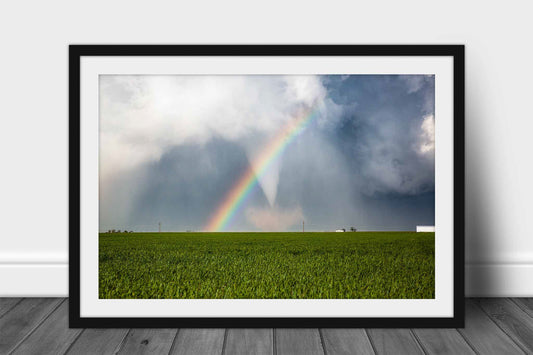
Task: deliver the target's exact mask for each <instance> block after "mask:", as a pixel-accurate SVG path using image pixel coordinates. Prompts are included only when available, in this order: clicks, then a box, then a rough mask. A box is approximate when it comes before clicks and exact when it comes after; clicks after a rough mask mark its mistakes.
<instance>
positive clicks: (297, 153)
mask: <svg viewBox="0 0 533 355" xmlns="http://www.w3.org/2000/svg"><path fill="white" fill-rule="evenodd" d="M69 56H70V58H69V114H70V275H69V281H70V286H69V287H70V326H71V327H172V328H173V327H240V328H246V327H347V328H352V327H462V325H463V318H464V285H463V284H464V276H463V274H464V245H463V243H464V231H463V230H464V47H463V46H461V45H410V46H403V45H390V46H389V45H375V46H371V45H370V46H367V45H365V46H357V45H346V46H344V45H340V46H338V45H334V46H333V45H332V46H328V45H316V46H315V45H309V46H300V45H272V46H271V45H268V46H267V45H265V46H253V45H252V46H248V45H227V46H180V45H153V46H152V45H71V46H70V48H69Z"/></svg>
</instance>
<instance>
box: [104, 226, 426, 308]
mask: <svg viewBox="0 0 533 355" xmlns="http://www.w3.org/2000/svg"><path fill="white" fill-rule="evenodd" d="M434 264H435V234H434V233H412V232H355V233H351V232H346V233H134V234H107V233H102V234H100V237H99V296H100V298H434V297H435V272H434V270H435V267H434Z"/></svg>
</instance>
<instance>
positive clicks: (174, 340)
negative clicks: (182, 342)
mask: <svg viewBox="0 0 533 355" xmlns="http://www.w3.org/2000/svg"><path fill="white" fill-rule="evenodd" d="M180 330H181V328H178V330H176V334H175V335H174V339H173V340H172V344H171V345H170V349H169V350H168V355H171V354H172V352H173V351H174V348H175V347H176V343H177V340H178V334H179V333H180Z"/></svg>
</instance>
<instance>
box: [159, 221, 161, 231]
mask: <svg viewBox="0 0 533 355" xmlns="http://www.w3.org/2000/svg"><path fill="white" fill-rule="evenodd" d="M159 233H161V222H159Z"/></svg>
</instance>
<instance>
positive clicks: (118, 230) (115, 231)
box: [107, 229, 133, 233]
mask: <svg viewBox="0 0 533 355" xmlns="http://www.w3.org/2000/svg"><path fill="white" fill-rule="evenodd" d="M107 233H133V231H127V230H123V231H121V230H120V229H108V230H107Z"/></svg>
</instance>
